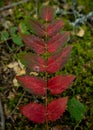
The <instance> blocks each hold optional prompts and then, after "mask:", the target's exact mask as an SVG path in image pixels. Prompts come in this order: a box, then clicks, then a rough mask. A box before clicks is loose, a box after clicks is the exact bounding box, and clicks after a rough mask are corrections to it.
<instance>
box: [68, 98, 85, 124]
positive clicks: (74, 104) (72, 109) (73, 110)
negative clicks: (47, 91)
mask: <svg viewBox="0 0 93 130" xmlns="http://www.w3.org/2000/svg"><path fill="white" fill-rule="evenodd" d="M68 111H69V113H70V115H71V117H72V118H74V119H75V120H76V121H80V120H82V118H83V116H84V113H85V106H84V105H83V104H82V103H80V101H79V100H77V99H75V98H72V99H70V100H69V101H68Z"/></svg>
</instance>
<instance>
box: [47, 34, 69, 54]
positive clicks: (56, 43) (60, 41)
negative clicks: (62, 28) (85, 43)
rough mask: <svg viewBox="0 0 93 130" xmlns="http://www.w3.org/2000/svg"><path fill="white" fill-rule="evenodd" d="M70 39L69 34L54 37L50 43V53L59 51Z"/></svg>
mask: <svg viewBox="0 0 93 130" xmlns="http://www.w3.org/2000/svg"><path fill="white" fill-rule="evenodd" d="M68 38H69V32H65V33H63V34H57V35H55V36H53V38H51V39H50V40H49V41H48V52H50V53H53V52H55V51H57V50H58V49H59V48H60V47H61V46H63V45H64V43H65V42H67V40H68Z"/></svg>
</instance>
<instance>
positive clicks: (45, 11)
mask: <svg viewBox="0 0 93 130" xmlns="http://www.w3.org/2000/svg"><path fill="white" fill-rule="evenodd" d="M53 13H54V10H53V9H52V8H51V7H50V6H46V7H43V8H42V9H41V11H40V15H41V17H42V19H43V20H45V21H51V20H52V19H53Z"/></svg>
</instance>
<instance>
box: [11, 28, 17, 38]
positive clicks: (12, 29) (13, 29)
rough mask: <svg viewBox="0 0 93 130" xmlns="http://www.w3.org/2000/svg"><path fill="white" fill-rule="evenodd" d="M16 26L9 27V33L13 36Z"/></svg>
mask: <svg viewBox="0 0 93 130" xmlns="http://www.w3.org/2000/svg"><path fill="white" fill-rule="evenodd" d="M16 30H17V27H11V28H10V35H11V36H13V35H15V34H16Z"/></svg>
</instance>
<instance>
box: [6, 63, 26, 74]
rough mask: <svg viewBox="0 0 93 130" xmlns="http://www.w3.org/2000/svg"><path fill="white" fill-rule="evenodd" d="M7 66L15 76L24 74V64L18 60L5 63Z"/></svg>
mask: <svg viewBox="0 0 93 130" xmlns="http://www.w3.org/2000/svg"><path fill="white" fill-rule="evenodd" d="M7 67H8V68H13V70H14V72H15V73H16V75H17V76H20V75H24V74H26V70H25V67H24V65H23V64H22V63H21V62H20V61H15V62H12V63H10V64H8V65H7Z"/></svg>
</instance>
